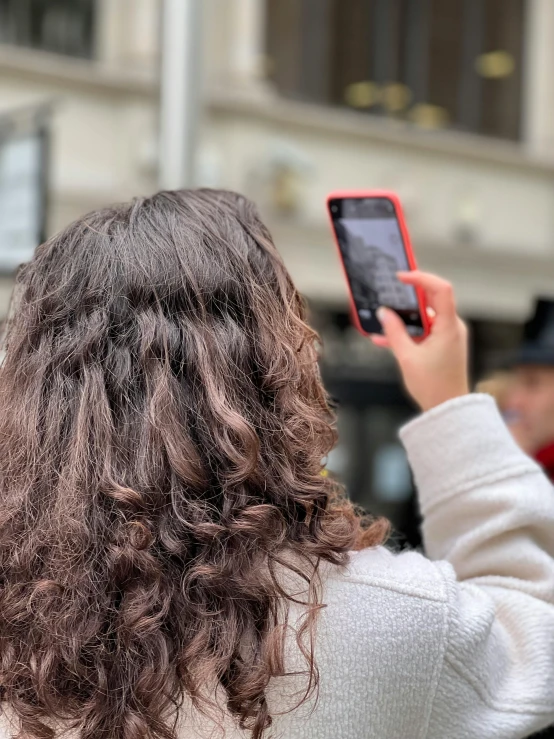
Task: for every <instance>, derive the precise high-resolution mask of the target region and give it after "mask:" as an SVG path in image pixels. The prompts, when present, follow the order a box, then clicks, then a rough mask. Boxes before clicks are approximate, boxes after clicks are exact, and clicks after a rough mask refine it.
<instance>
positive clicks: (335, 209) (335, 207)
mask: <svg viewBox="0 0 554 739" xmlns="http://www.w3.org/2000/svg"><path fill="white" fill-rule="evenodd" d="M331 210H332V212H333V213H336V212H337V210H338V208H337V206H336V205H332V206H331Z"/></svg>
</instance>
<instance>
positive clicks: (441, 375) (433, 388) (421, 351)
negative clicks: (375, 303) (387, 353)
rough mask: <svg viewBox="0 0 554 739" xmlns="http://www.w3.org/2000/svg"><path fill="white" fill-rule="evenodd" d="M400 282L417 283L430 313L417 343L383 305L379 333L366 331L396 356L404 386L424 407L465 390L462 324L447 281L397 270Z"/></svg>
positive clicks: (465, 363) (465, 337)
mask: <svg viewBox="0 0 554 739" xmlns="http://www.w3.org/2000/svg"><path fill="white" fill-rule="evenodd" d="M398 279H399V280H400V281H401V282H403V283H404V284H405V285H413V286H414V287H419V288H421V289H422V290H423V291H424V293H425V297H426V301H427V305H428V306H429V308H431V309H432V310H433V312H434V314H435V317H434V319H433V324H432V327H431V333H430V335H429V336H428V337H427V338H426V339H425V340H424V341H421V342H419V343H417V342H415V341H414V340H413V339H412V338H411V337H410V335H409V334H408V332H407V330H406V326H405V325H404V322H403V321H402V320H401V319H400V318H399V316H398V315H397V314H396V313H395V312H394V311H392V310H390V309H389V308H380V309H379V311H378V316H379V320H380V322H381V324H382V325H383V331H384V333H385V335H384V336H372V341H373V343H374V344H376V345H377V346H388V347H390V349H391V350H392V352H393V354H394V356H395V357H396V359H397V361H398V364H399V366H400V370H401V372H402V377H403V379H404V384H405V386H406V389H407V390H408V392H409V393H410V395H411V396H412V398H413V399H414V400H415V401H416V403H417V404H418V405H419V406H420V408H421V409H422V410H424V411H427V410H429V409H430V408H434V407H435V406H436V405H440V404H441V403H444V402H445V401H447V400H450V399H451V398H456V397H458V396H460V395H466V394H467V393H469V378H468V366H467V365H468V350H467V344H468V342H467V328H466V326H465V324H464V323H463V321H462V320H461V318H460V317H459V316H458V314H457V313H456V305H455V302H454V294H453V291H452V285H450V283H448V282H446V281H445V280H442V279H441V278H440V277H436V276H435V275H430V274H427V273H426V272H419V271H413V272H399V273H398Z"/></svg>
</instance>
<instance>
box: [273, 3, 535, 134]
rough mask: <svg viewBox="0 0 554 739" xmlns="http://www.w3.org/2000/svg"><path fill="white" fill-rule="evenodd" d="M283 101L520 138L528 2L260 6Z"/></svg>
mask: <svg viewBox="0 0 554 739" xmlns="http://www.w3.org/2000/svg"><path fill="white" fill-rule="evenodd" d="M266 1H267V34H266V38H267V56H268V75H269V77H270V78H271V79H272V80H273V82H274V84H275V85H276V86H277V88H278V90H279V91H280V92H281V93H282V94H283V95H286V96H288V97H293V98H296V99H300V100H307V101H313V102H319V103H325V104H331V105H346V106H349V107H353V108H356V109H359V110H363V111H366V112H368V113H371V114H374V115H380V116H387V117H391V118H397V119H402V120H409V121H412V122H413V123H415V124H417V125H419V126H422V127H425V128H445V127H453V128H458V129H461V130H466V131H472V132H476V133H481V134H486V135H491V136H497V137H502V138H508V139H518V138H519V134H520V102H521V67H522V58H523V48H522V46H523V37H524V21H525V4H526V0H266Z"/></svg>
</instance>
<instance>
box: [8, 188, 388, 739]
mask: <svg viewBox="0 0 554 739" xmlns="http://www.w3.org/2000/svg"><path fill="white" fill-rule="evenodd" d="M14 296H15V297H14V307H13V314H12V317H11V318H10V320H9V322H8V328H7V337H6V355H5V359H4V362H3V364H2V366H1V368H0V418H1V419H2V428H1V430H0V580H1V583H0V686H1V690H2V694H3V701H4V702H5V705H7V706H9V707H10V710H11V711H13V713H14V714H15V716H16V717H17V719H18V721H19V723H20V726H21V733H20V736H21V737H29V738H36V739H39V737H40V738H41V739H48V738H49V737H53V736H54V734H55V732H54V728H53V727H52V721H63V722H66V723H67V725H68V726H70V727H72V728H73V729H75V730H77V731H78V733H79V736H80V737H81V738H82V739H99V737H105V738H106V739H107V738H108V737H109V739H174V737H175V736H176V729H175V724H174V723H173V724H172V722H171V721H169V720H168V717H169V716H174V715H176V714H177V713H178V709H179V707H180V706H181V705H182V701H183V698H184V696H186V695H188V696H189V697H190V698H191V699H192V701H193V704H194V706H195V707H196V708H197V709H200V710H201V711H209V710H210V705H211V699H210V696H209V694H208V692H207V691H206V686H207V685H210V684H211V685H214V684H215V685H219V686H220V689H222V690H223V693H224V696H225V703H226V710H227V711H228V712H229V713H230V714H231V715H232V716H234V717H235V718H236V719H237V721H238V723H239V725H240V726H241V727H243V728H247V729H250V730H251V732H252V736H253V737H254V738H256V739H257V738H259V737H261V736H262V735H263V734H264V731H265V729H266V728H267V727H268V726H269V725H270V723H271V715H270V711H269V708H268V705H267V701H266V690H267V687H268V684H269V682H270V680H271V678H272V677H273V676H276V675H284V674H286V669H285V665H284V649H283V638H284V637H283V636H282V635H283V628H282V626H283V623H285V622H286V618H287V616H286V613H287V608H286V607H285V608H283V604H285V606H286V604H287V603H290V601H291V599H292V598H293V596H292V595H291V594H290V593H288V592H287V591H286V588H284V587H283V584H282V579H280V578H279V576H278V574H277V573H278V570H279V569H280V568H281V569H283V568H284V569H285V570H287V569H288V570H292V571H294V572H295V573H296V574H297V575H298V576H301V577H302V578H304V580H305V582H306V584H307V586H308V593H309V596H308V599H307V601H306V606H307V608H306V617H305V621H304V625H303V626H302V627H301V628H300V629H298V632H297V640H298V645H299V648H300V649H301V650H303V652H302V653H303V654H304V655H305V658H306V674H307V675H308V676H309V678H310V680H309V683H310V686H311V687H312V688H313V687H314V686H315V685H316V684H317V669H316V666H315V664H314V658H313V648H312V638H308V639H307V642H306V641H304V640H303V634H304V635H305V634H306V633H307V634H309V635H312V632H313V625H314V621H315V618H316V615H317V610H318V608H319V607H321V603H320V601H319V596H318V589H317V588H316V587H315V584H316V582H317V580H318V565H319V563H320V561H321V560H325V561H327V562H330V563H333V564H336V565H342V564H344V563H345V561H346V557H347V552H348V551H349V550H351V549H353V548H359V547H360V546H362V545H365V544H378V543H380V542H381V541H382V539H383V537H384V534H385V527H384V524H382V523H380V522H375V523H374V524H373V525H371V526H369V528H368V527H364V526H362V525H361V522H360V518H359V517H358V515H356V513H355V512H354V511H353V509H352V506H351V505H350V504H349V503H348V502H347V501H346V499H345V498H344V497H342V495H341V492H340V490H338V489H337V486H336V484H335V483H334V482H333V481H332V480H331V478H330V477H325V476H323V475H322V474H321V472H322V465H323V460H324V458H325V456H326V455H327V454H328V452H329V451H330V449H331V448H332V447H333V445H334V444H335V437H336V434H335V430H334V425H333V423H334V419H333V415H332V412H331V410H330V408H329V405H328V401H327V397H326V394H325V391H324V389H323V386H322V384H321V381H320V378H319V373H318V368H317V341H316V340H317V335H316V334H315V332H314V331H313V330H312V329H311V328H310V327H309V326H308V325H307V323H306V313H305V306H304V304H303V301H302V299H301V297H300V296H299V294H298V292H297V291H296V289H295V287H294V285H293V283H292V281H291V278H290V276H289V274H288V272H287V270H286V268H285V266H284V264H283V262H282V260H281V258H280V256H279V254H278V252H277V250H276V248H275V246H274V244H273V242H272V240H271V237H270V234H269V233H268V231H267V229H266V228H265V227H264V225H263V224H262V222H261V221H260V219H259V216H258V214H257V211H256V209H255V207H254V206H253V205H252V203H251V202H249V201H248V200H246V199H245V198H244V197H241V196H239V195H236V194H234V193H230V192H222V191H213V190H196V191H176V192H161V193H158V194H157V195H155V196H153V197H150V198H142V199H137V200H134V201H133V202H131V203H127V204H124V205H120V206H116V207H110V208H106V209H104V210H99V211H96V212H93V213H91V214H89V215H87V216H86V217H84V218H82V219H80V220H78V221H76V222H75V223H72V224H71V225H70V226H68V227H67V228H66V229H64V230H63V231H62V232H61V233H59V234H58V235H57V236H55V237H53V238H52V239H50V240H49V241H47V242H46V243H44V244H42V245H41V246H39V247H38V248H37V250H36V254H35V256H34V258H33V259H32V261H31V262H30V263H28V264H26V265H24V266H23V267H22V268H21V270H20V272H19V274H18V279H17V282H16V289H15V293H14ZM291 555H292V556H291ZM301 632H302V633H301Z"/></svg>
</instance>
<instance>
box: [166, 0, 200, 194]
mask: <svg viewBox="0 0 554 739" xmlns="http://www.w3.org/2000/svg"><path fill="white" fill-rule="evenodd" d="M201 2H202V0H164V4H163V19H162V62H161V80H160V82H161V100H160V158H159V186H160V188H161V189H175V188H179V187H187V186H189V187H190V186H194V184H195V153H196V152H195V149H196V132H197V131H196V129H197V123H198V108H199V102H200V52H201V47H200V41H201Z"/></svg>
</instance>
